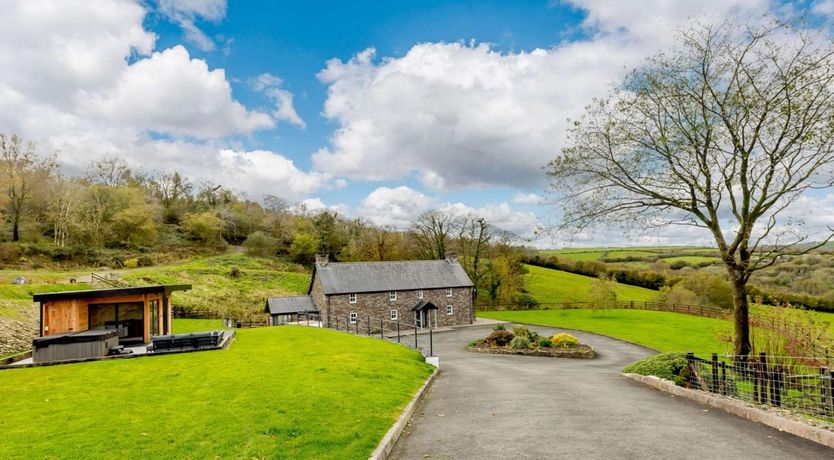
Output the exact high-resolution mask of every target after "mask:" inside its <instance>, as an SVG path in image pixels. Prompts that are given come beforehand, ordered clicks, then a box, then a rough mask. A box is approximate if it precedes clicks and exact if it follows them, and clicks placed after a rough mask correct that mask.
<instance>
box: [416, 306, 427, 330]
mask: <svg viewBox="0 0 834 460" xmlns="http://www.w3.org/2000/svg"><path fill="white" fill-rule="evenodd" d="M415 316H416V318H415V321H417V327H419V328H420V329H422V328H424V327H426V326H431V323H430V322H429V315H428V311H427V310H420V311H418V312H417V314H416V315H415Z"/></svg>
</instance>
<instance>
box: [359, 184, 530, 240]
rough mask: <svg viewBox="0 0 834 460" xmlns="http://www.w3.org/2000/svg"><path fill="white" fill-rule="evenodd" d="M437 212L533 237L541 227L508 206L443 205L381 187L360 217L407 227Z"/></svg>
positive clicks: (413, 193)
mask: <svg viewBox="0 0 834 460" xmlns="http://www.w3.org/2000/svg"><path fill="white" fill-rule="evenodd" d="M431 209H437V210H439V211H441V212H444V213H448V214H451V215H453V216H460V217H463V216H470V215H471V216H477V217H482V218H484V219H486V221H487V222H489V223H490V224H491V225H493V226H495V227H498V228H501V229H503V230H507V231H511V232H513V233H516V234H519V235H522V236H526V237H530V236H532V235H533V234H534V233H535V232H536V231H538V230H539V229H540V227H541V223H540V222H539V219H538V217H536V215H535V214H534V213H532V212H521V211H516V210H514V209H512V207H511V206H510V205H509V204H507V203H500V204H486V205H484V206H482V207H472V206H468V205H465V204H463V203H442V202H440V200H438V199H436V198H433V197H431V196H428V195H426V194H424V193H422V192H419V191H417V190H414V189H412V188H410V187H406V186H400V187H394V188H389V187H379V188H377V189H376V190H374V191H372V192H371V193H370V194H368V196H367V197H365V199H364V200H362V202H361V203H360V204H359V206H358V208H357V209H356V211H355V215H356V216H357V217H361V218H363V219H367V220H369V221H371V222H373V223H374V224H377V225H387V226H392V227H396V228H407V227H408V226H409V225H411V223H413V222H414V221H415V220H416V219H417V218H418V217H419V216H420V214H422V213H424V212H426V211H429V210H431Z"/></svg>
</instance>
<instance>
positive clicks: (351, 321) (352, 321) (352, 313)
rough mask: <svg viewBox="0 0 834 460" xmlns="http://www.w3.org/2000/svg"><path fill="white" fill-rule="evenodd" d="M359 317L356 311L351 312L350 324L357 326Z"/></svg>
mask: <svg viewBox="0 0 834 460" xmlns="http://www.w3.org/2000/svg"><path fill="white" fill-rule="evenodd" d="M358 317H359V315H357V314H356V312H355V311H352V312H350V324H356V319H357V318H358Z"/></svg>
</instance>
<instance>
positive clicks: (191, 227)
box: [182, 211, 223, 246]
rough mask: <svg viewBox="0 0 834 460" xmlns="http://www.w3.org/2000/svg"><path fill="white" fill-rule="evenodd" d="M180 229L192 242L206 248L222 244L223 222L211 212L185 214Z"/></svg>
mask: <svg viewBox="0 0 834 460" xmlns="http://www.w3.org/2000/svg"><path fill="white" fill-rule="evenodd" d="M182 228H183V230H185V232H186V233H188V234H189V235H190V236H191V237H192V238H193V239H194V240H196V241H198V242H200V243H201V244H204V245H206V246H217V245H221V244H223V238H222V236H221V235H222V233H221V232H222V231H223V221H222V220H221V219H220V218H219V217H217V216H216V215H215V214H214V213H213V212H210V211H206V212H200V213H191V214H186V215H185V216H184V217H183V222H182Z"/></svg>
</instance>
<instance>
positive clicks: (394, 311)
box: [391, 310, 400, 321]
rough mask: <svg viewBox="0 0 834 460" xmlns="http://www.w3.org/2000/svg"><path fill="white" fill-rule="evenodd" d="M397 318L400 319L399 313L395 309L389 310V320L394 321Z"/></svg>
mask: <svg viewBox="0 0 834 460" xmlns="http://www.w3.org/2000/svg"><path fill="white" fill-rule="evenodd" d="M398 319H400V315H399V313H397V310H391V321H396V320H398Z"/></svg>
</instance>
